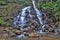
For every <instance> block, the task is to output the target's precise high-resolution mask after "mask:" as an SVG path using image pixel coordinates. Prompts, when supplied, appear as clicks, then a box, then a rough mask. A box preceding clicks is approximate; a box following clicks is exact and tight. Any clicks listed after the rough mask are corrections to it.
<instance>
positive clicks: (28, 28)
mask: <svg viewBox="0 0 60 40" xmlns="http://www.w3.org/2000/svg"><path fill="white" fill-rule="evenodd" d="M24 31H26V32H32V31H33V29H32V28H31V27H27V28H24Z"/></svg>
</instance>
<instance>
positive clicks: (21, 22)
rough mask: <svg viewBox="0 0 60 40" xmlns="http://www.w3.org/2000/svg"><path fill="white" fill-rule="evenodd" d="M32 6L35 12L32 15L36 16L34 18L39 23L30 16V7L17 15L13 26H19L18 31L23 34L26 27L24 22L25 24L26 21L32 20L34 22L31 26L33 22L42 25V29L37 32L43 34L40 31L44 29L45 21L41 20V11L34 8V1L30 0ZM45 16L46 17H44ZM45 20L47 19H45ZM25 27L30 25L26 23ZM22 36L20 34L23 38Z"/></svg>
mask: <svg viewBox="0 0 60 40" xmlns="http://www.w3.org/2000/svg"><path fill="white" fill-rule="evenodd" d="M32 4H33V7H34V10H35V11H36V13H35V14H34V16H36V17H37V18H36V19H38V20H39V21H36V19H34V18H33V16H32V14H31V10H30V8H31V6H28V7H25V8H23V9H22V11H21V13H19V14H18V15H17V17H15V18H14V22H13V24H14V25H15V26H19V28H20V30H21V31H22V32H23V30H24V27H25V25H26V22H27V21H28V20H30V21H32V20H33V19H34V20H33V21H32V22H31V24H32V23H33V22H34V21H35V22H39V23H40V24H39V25H42V28H41V29H40V30H38V31H39V32H40V33H43V32H42V30H43V29H44V27H45V23H44V22H46V21H45V20H43V17H42V13H41V11H39V10H38V9H37V8H36V6H35V1H34V0H32ZM45 16H46V15H45ZM46 19H47V17H46ZM27 25H29V26H31V25H30V24H28V23H27ZM33 27H34V26H33ZM38 31H37V32H38ZM23 35H24V33H22V35H21V36H23ZM21 36H19V37H20V38H21Z"/></svg>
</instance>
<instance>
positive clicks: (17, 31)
mask: <svg viewBox="0 0 60 40" xmlns="http://www.w3.org/2000/svg"><path fill="white" fill-rule="evenodd" d="M13 33H15V34H17V35H19V34H20V33H21V32H20V30H17V29H15V30H13Z"/></svg>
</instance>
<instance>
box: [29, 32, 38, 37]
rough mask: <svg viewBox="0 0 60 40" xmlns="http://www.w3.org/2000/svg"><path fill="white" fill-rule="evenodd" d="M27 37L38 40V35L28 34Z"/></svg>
mask: <svg viewBox="0 0 60 40" xmlns="http://www.w3.org/2000/svg"><path fill="white" fill-rule="evenodd" d="M29 37H30V38H39V35H38V33H36V32H35V33H31V34H29Z"/></svg>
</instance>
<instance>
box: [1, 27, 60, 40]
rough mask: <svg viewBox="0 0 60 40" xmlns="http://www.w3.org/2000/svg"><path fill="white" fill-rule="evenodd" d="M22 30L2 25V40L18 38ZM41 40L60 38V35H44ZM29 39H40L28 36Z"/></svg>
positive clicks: (59, 39) (56, 39) (57, 39)
mask: <svg viewBox="0 0 60 40" xmlns="http://www.w3.org/2000/svg"><path fill="white" fill-rule="evenodd" d="M19 34H20V31H19V30H17V29H14V28H12V27H1V26H0V40H16V37H17V35H19ZM40 39H41V40H60V38H59V37H55V36H42V37H40ZM28 40H38V38H28Z"/></svg>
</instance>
